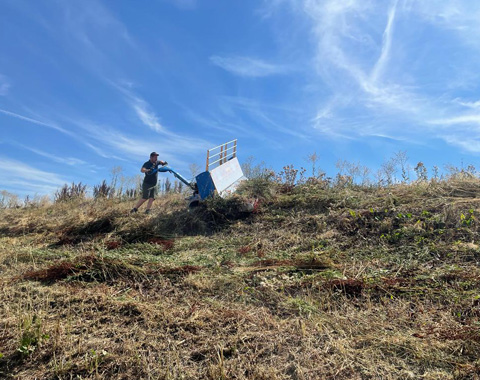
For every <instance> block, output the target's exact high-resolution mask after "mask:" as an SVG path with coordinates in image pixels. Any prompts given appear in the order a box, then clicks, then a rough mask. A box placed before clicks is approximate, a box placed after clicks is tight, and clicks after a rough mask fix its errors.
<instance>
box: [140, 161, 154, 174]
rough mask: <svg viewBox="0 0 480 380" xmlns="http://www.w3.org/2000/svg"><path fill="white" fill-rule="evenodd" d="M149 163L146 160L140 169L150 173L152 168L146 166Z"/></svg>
mask: <svg viewBox="0 0 480 380" xmlns="http://www.w3.org/2000/svg"><path fill="white" fill-rule="evenodd" d="M147 164H148V161H147V162H145V163H144V164H143V166H142V168H141V169H140V171H141V172H142V173H148V172H149V171H150V170H152V168H147V167H146V165H147Z"/></svg>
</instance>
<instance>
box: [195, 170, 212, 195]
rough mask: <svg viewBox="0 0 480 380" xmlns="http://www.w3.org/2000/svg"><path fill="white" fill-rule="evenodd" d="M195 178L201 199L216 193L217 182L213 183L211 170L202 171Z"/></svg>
mask: <svg viewBox="0 0 480 380" xmlns="http://www.w3.org/2000/svg"><path fill="white" fill-rule="evenodd" d="M195 179H196V181H197V187H198V193H199V194H200V197H201V199H206V198H208V197H211V196H212V195H213V194H214V193H215V184H214V183H213V179H212V176H211V175H210V172H203V173H200V174H199V175H197V176H196V177H195Z"/></svg>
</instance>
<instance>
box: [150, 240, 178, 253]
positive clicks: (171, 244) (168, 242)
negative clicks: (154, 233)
mask: <svg viewBox="0 0 480 380" xmlns="http://www.w3.org/2000/svg"><path fill="white" fill-rule="evenodd" d="M148 242H149V243H150V244H157V245H161V246H162V247H163V249H165V250H166V251H168V250H170V249H172V248H173V247H174V245H175V241H174V240H173V239H171V240H164V239H160V238H151V239H150V240H148Z"/></svg>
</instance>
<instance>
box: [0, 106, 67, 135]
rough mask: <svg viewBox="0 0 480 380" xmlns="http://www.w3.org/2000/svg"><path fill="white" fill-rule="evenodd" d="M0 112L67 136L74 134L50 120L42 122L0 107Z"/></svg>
mask: <svg viewBox="0 0 480 380" xmlns="http://www.w3.org/2000/svg"><path fill="white" fill-rule="evenodd" d="M0 113H3V114H4V115H7V116H11V117H15V118H17V119H20V120H23V121H27V122H29V123H33V124H37V125H41V126H42V127H47V128H51V129H55V130H56V131H59V132H62V133H64V134H66V135H68V136H72V137H73V136H75V134H74V133H72V132H70V131H68V130H66V129H64V128H62V127H60V126H58V125H57V124H55V123H51V122H46V123H45V122H43V121H40V120H36V119H32V118H30V117H27V116H23V115H20V114H18V113H14V112H10V111H7V110H4V109H1V108H0Z"/></svg>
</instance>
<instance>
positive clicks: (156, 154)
mask: <svg viewBox="0 0 480 380" xmlns="http://www.w3.org/2000/svg"><path fill="white" fill-rule="evenodd" d="M153 156H159V154H158V153H157V152H152V153H150V157H153Z"/></svg>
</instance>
